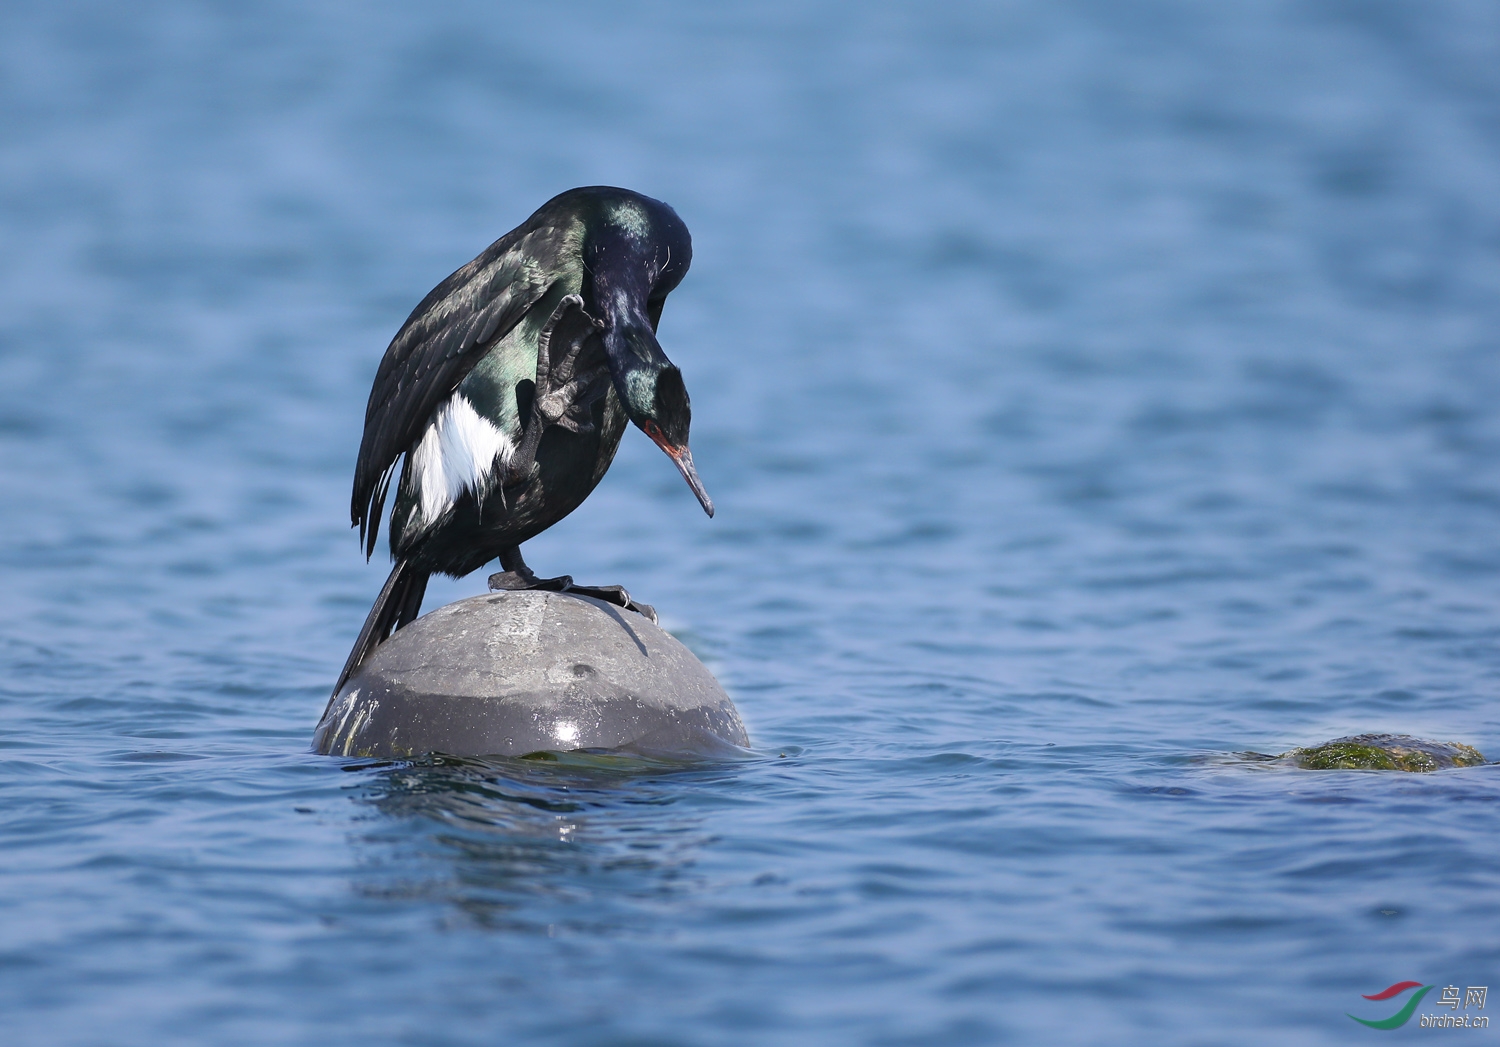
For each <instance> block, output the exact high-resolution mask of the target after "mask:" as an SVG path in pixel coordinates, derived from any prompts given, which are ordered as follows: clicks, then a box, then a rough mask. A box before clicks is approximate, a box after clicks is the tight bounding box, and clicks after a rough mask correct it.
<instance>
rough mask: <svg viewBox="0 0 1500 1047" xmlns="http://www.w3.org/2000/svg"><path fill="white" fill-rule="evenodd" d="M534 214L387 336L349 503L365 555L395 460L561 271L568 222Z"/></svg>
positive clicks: (375, 530)
mask: <svg viewBox="0 0 1500 1047" xmlns="http://www.w3.org/2000/svg"><path fill="white" fill-rule="evenodd" d="M536 219H537V216H533V218H532V220H530V221H528V222H527V223H526V224H524V225H522V226H521V227H519V228H517V229H515V230H513V231H511V232H509V233H507V234H505V235H504V236H502V237H501V238H500V239H499V240H496V241H495V242H494V243H493V244H491V245H490V246H489V247H488V248H487V249H486V250H485V252H484V253H483V254H481V255H480V256H479V257H478V258H476V259H474V260H473V261H472V262H470V263H469V264H468V265H466V266H464V267H463V268H462V269H460V270H458V271H457V272H456V273H454V274H453V275H452V276H450V277H448V279H446V280H444V281H443V282H442V283H440V284H438V285H437V286H436V287H434V288H433V289H432V291H431V292H430V293H429V294H428V295H427V297H426V298H423V299H422V301H421V303H419V304H418V305H417V307H416V308H415V309H413V310H412V314H411V316H409V317H407V320H406V323H404V324H402V325H401V330H399V331H397V332H396V337H395V338H393V339H391V344H390V346H389V348H387V349H386V351H385V356H384V358H382V359H381V361H380V367H379V369H378V370H377V371H376V372H375V384H374V386H373V387H372V388H371V389H370V401H369V404H368V405H367V406H366V408H365V432H364V438H363V439H362V440H361V441H360V445H359V461H358V462H357V463H356V465H355V467H354V493H353V498H352V500H351V502H350V508H349V513H350V519H351V520H352V521H353V522H354V523H355V524H356V525H357V526H358V527H359V534H360V542H361V544H363V545H364V547H365V555H366V556H369V555H370V554H372V553H373V552H374V550H375V539H376V535H377V534H378V533H379V530H380V516H381V513H382V511H383V510H384V508H385V496H386V492H387V489H388V487H389V485H390V479H391V472H392V470H393V469H394V468H395V465H396V460H397V459H398V458H399V457H400V456H401V455H402V454H403V453H405V452H406V451H409V450H410V449H411V448H412V447H413V446H414V445H415V444H416V442H417V440H418V439H419V438H420V437H421V435H422V432H423V430H424V429H425V428H426V426H427V423H428V421H429V420H430V419H431V418H432V413H433V411H435V410H437V408H438V407H439V405H441V404H442V403H443V401H445V400H446V399H447V398H448V397H450V396H452V395H453V391H454V390H455V389H457V388H458V385H459V383H460V382H462V381H463V380H464V378H465V377H467V376H468V373H469V371H471V370H472V369H473V367H474V365H475V364H476V363H478V362H479V359H480V358H481V357H482V356H483V355H484V350H485V349H486V348H487V347H488V346H489V345H490V344H492V343H493V342H495V341H496V340H498V339H500V338H503V337H505V336H506V335H507V334H509V333H510V330H511V328H513V327H515V326H516V324H517V323H519V322H520V321H521V319H522V317H524V316H525V315H526V313H527V311H528V310H530V309H531V307H532V306H534V305H535V304H536V303H537V301H538V300H539V299H541V298H542V296H543V295H545V294H546V293H547V289H548V288H549V287H550V286H551V285H552V283H553V282H554V281H555V280H556V279H557V278H558V277H559V275H560V274H561V270H562V268H563V266H562V261H563V260H562V254H563V252H564V251H565V250H566V249H567V244H566V241H567V239H568V232H569V230H568V229H566V228H564V227H562V226H560V225H546V224H541V225H539V224H538V223H537V220H536Z"/></svg>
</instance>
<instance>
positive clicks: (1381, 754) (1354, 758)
mask: <svg viewBox="0 0 1500 1047" xmlns="http://www.w3.org/2000/svg"><path fill="white" fill-rule="evenodd" d="M1279 758H1280V759H1282V760H1286V761H1289V762H1291V763H1293V764H1295V765H1296V766H1298V767H1301V768H1303V769H1305V770H1309V771H1407V772H1409V773H1415V774H1425V773H1427V772H1429V771H1436V770H1439V769H1440V768H1445V767H1477V766H1479V765H1480V764H1483V763H1484V762H1485V759H1484V756H1483V755H1481V754H1480V752H1479V750H1477V749H1475V748H1474V747H1473V746H1471V745H1464V744H1463V743H1462V742H1428V741H1423V740H1422V739H1420V738H1413V737H1411V736H1410V735H1405V734H1360V735H1353V736H1351V737H1348V738H1335V739H1334V740H1333V741H1331V742H1325V743H1324V744H1323V745H1318V746H1313V747H1312V748H1308V749H1293V750H1292V751H1291V752H1287V753H1282V754H1281V756H1280V757H1279Z"/></svg>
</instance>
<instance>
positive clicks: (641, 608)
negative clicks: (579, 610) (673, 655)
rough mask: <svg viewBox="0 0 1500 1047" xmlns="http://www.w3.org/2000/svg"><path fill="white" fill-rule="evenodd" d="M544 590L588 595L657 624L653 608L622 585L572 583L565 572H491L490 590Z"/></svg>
mask: <svg viewBox="0 0 1500 1047" xmlns="http://www.w3.org/2000/svg"><path fill="white" fill-rule="evenodd" d="M538 590H540V591H543V592H553V593H577V594H578V595H579V596H590V597H593V598H594V599H595V600H602V601H604V602H605V603H608V604H613V605H614V606H616V607H621V608H624V609H625V610H627V611H634V612H635V613H636V614H638V615H641V616H642V617H643V618H645V619H647V620H648V621H649V622H651V624H652V625H656V624H657V618H656V608H655V607H652V606H651V605H650V604H648V603H637V602H636V601H635V600H632V599H631V598H630V593H629V592H627V591H626V589H625V587H624V586H623V585H574V584H573V576H572V575H568V574H562V575H558V576H557V577H556V578H538V577H537V576H536V575H534V574H532V573H531V572H530V571H529V570H528V571H526V572H525V573H522V572H520V571H500V572H497V573H496V574H492V575H490V591H491V592H507V591H508V592H518V591H532V592H535V591H538Z"/></svg>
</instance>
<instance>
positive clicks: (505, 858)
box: [350, 752, 733, 937]
mask: <svg viewBox="0 0 1500 1047" xmlns="http://www.w3.org/2000/svg"><path fill="white" fill-rule="evenodd" d="M350 770H351V771H355V772H362V773H370V772H373V774H372V775H371V777H370V778H369V780H368V782H367V784H366V787H365V788H364V789H362V790H360V791H359V793H358V794H357V796H356V798H355V802H356V803H359V804H362V805H367V806H368V807H370V808H371V809H372V810H373V811H374V817H373V819H371V820H372V821H373V822H374V824H373V825H372V826H368V827H367V828H366V829H365V830H364V831H363V832H362V833H361V834H360V836H359V838H358V841H359V843H360V844H361V845H362V847H363V849H364V850H365V852H366V860H365V862H364V863H363V868H362V872H363V875H361V876H360V877H359V878H358V879H357V880H356V883H355V889H356V891H357V892H358V893H360V894H361V895H363V896H365V897H369V898H385V899H388V900H391V901H395V902H400V903H403V904H408V903H413V902H418V903H436V904H437V905H439V906H440V907H441V908H442V909H443V910H444V912H442V913H440V914H438V919H439V920H440V921H441V922H444V923H447V924H452V923H455V922H457V923H459V924H467V925H469V926H474V927H481V928H487V929H491V930H497V931H512V932H519V933H523V934H546V935H549V936H553V937H555V936H557V935H558V934H559V933H560V932H562V933H568V934H573V933H580V932H582V933H588V934H601V933H602V934H618V933H630V932H635V931H644V930H646V929H647V928H648V926H649V925H648V924H646V923H644V922H643V921H642V918H641V917H642V913H641V910H642V909H643V908H650V907H652V906H656V905H660V904H662V903H664V902H666V901H669V900H670V899H673V898H675V897H677V896H680V895H682V894H684V893H686V892H691V891H693V890H695V889H697V888H698V887H699V886H700V882H699V878H698V877H696V876H695V875H694V866H695V863H696V860H697V856H698V854H699V852H700V851H701V849H702V848H703V846H704V845H705V844H706V843H708V842H710V841H711V840H712V839H713V836H712V832H711V830H710V829H709V828H708V827H707V826H706V825H705V817H704V815H703V814H702V813H701V812H700V811H697V810H694V809H693V806H695V805H692V804H690V803H684V800H691V799H692V798H693V795H692V794H693V791H694V790H695V789H701V788H702V783H703V780H704V779H705V778H718V777H721V776H723V775H725V774H726V773H728V774H732V773H733V769H732V768H728V769H726V768H725V767H723V766H708V765H703V764H697V765H695V764H685V763H680V762H676V763H674V762H668V761H665V760H659V759H650V758H644V757H638V756H627V755H620V754H613V753H591V752H574V753H545V754H536V755H533V756H529V757H522V758H506V757H488V758H483V759H461V758H457V757H430V758H427V759H424V760H420V761H415V762H411V763H401V764H362V765H355V766H351V768H350Z"/></svg>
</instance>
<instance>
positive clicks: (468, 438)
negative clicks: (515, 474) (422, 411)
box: [411, 393, 516, 527]
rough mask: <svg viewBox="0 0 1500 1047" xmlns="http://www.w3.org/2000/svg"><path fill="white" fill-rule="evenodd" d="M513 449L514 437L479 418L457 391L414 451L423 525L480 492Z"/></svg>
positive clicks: (434, 521)
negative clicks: (467, 493) (469, 493)
mask: <svg viewBox="0 0 1500 1047" xmlns="http://www.w3.org/2000/svg"><path fill="white" fill-rule="evenodd" d="M515 451H516V445H515V444H514V443H513V442H512V441H511V439H510V437H508V436H506V435H505V434H504V433H503V432H501V431H500V429H499V428H498V427H497V426H496V425H495V424H494V423H492V422H491V421H490V420H489V419H487V418H482V417H480V415H479V412H478V411H476V410H474V405H473V404H471V403H469V401H468V400H467V399H465V398H464V396H463V394H462V393H454V394H453V398H452V399H451V400H449V401H448V402H447V403H445V404H444V405H443V406H442V407H440V408H438V412H437V415H436V416H435V417H434V418H433V420H432V424H431V425H429V426H428V427H427V432H425V433H423V434H422V442H421V443H419V444H417V449H416V450H415V451H413V452H412V455H411V464H412V469H413V470H414V471H415V472H416V474H417V485H418V487H419V488H420V490H421V509H422V526H423V527H430V526H432V525H433V524H434V523H436V522H437V521H438V519H439V518H440V517H442V515H443V514H444V513H446V512H447V511H448V510H449V509H451V508H453V504H454V503H455V502H457V501H458V499H459V498H460V497H461V496H462V495H463V493H464V492H465V491H474V492H475V493H476V494H477V493H478V492H480V491H481V490H482V489H483V485H484V482H485V480H486V479H488V478H489V475H490V473H491V471H493V470H494V468H495V462H496V461H497V460H498V461H500V462H502V463H504V462H508V461H510V456H511V455H513V454H514V453H515Z"/></svg>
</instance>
